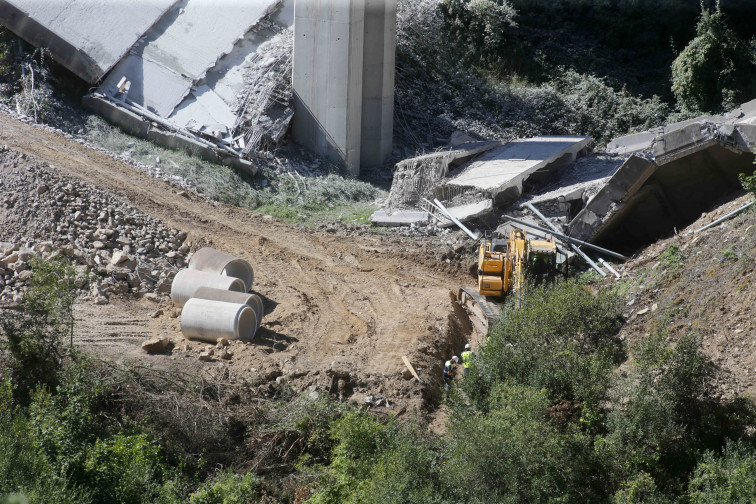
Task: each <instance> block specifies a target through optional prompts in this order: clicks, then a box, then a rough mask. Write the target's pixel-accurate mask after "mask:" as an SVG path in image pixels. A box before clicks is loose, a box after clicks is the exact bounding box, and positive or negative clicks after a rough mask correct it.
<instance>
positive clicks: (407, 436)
mask: <svg viewBox="0 0 756 504" xmlns="http://www.w3.org/2000/svg"><path fill="white" fill-rule="evenodd" d="M35 266H36V268H35V276H34V277H33V278H35V280H34V281H33V282H32V284H31V286H30V288H29V289H28V291H27V294H26V296H25V298H24V301H23V304H22V306H21V308H20V310H18V311H8V310H6V311H4V312H2V316H1V317H0V325H1V326H2V328H3V331H4V332H3V335H4V336H3V342H4V345H5V349H6V350H5V353H4V355H5V358H4V360H3V362H4V364H3V367H2V371H0V377H2V380H0V385H1V386H0V498H2V496H3V495H5V496H6V498H5V501H6V502H9V503H10V502H29V503H37V502H39V503H43V502H60V503H67V502H71V503H100V502H128V503H147V502H151V503H160V502H164V503H178V502H191V503H196V504H199V503H203V504H204V503H254V502H266V503H272V502H292V501H293V499H294V496H295V494H296V493H297V492H300V494H299V495H300V502H301V499H302V498H305V497H306V496H307V492H304V493H301V492H303V490H302V489H303V488H305V487H309V488H310V489H311V491H312V494H311V495H310V497H309V500H308V502H312V503H319V504H326V503H343V502H355V503H357V502H359V503H367V502H381V503H390V502H396V503H400V502H412V503H426V502H427V503H442V502H479V503H488V502H490V503H498V502H512V503H519V502H522V503H525V502H528V503H529V502H562V503H570V502H576V503H578V502H580V503H583V502H617V503H640V502H694V503H699V502H700V503H708V502H725V501H732V499H736V501H740V502H747V501H750V500H752V499H756V485H754V484H753V477H754V475H756V444H755V443H756V439H754V435H753V425H754V421H756V407H754V405H753V404H752V403H751V402H750V401H748V400H746V399H742V398H731V399H725V398H723V397H722V395H721V394H720V393H719V392H718V390H717V389H716V387H715V383H716V378H717V370H716V368H715V366H714V365H713V364H712V363H711V361H710V360H709V359H708V358H707V357H706V356H705V355H704V353H703V352H702V350H701V341H700V339H699V338H698V337H697V336H696V335H695V334H689V335H686V336H684V337H682V338H679V339H677V340H676V341H672V340H670V338H669V337H668V336H667V335H666V334H665V333H664V330H663V328H660V329H659V331H658V332H657V333H655V334H652V335H650V336H648V337H647V338H646V339H644V340H643V341H641V342H640V343H639V344H637V345H636V346H634V347H633V348H631V349H629V353H630V359H629V361H628V362H627V363H625V364H624V365H622V367H620V364H622V363H623V362H624V361H625V360H626V358H627V357H628V355H627V352H628V349H627V348H626V346H625V345H624V344H623V342H621V341H620V340H619V339H618V337H617V334H618V330H619V328H620V327H621V325H622V323H623V321H622V318H621V314H620V310H619V304H618V298H617V297H616V295H615V294H613V293H612V292H611V291H607V290H605V289H603V288H598V287H596V286H593V287H588V286H585V285H583V284H581V283H580V282H577V281H562V282H559V283H556V284H554V285H550V286H541V287H531V288H530V289H529V290H528V292H527V293H526V294H525V295H524V296H523V297H522V299H521V303H522V306H521V308H516V307H515V301H514V300H511V302H510V303H509V304H508V305H507V306H506V307H505V309H504V312H503V314H502V317H501V318H500V320H499V322H498V324H497V325H496V327H495V328H494V330H493V331H492V332H491V333H490V337H489V339H488V341H487V342H486V343H485V344H484V345H483V346H482V347H481V348H480V349H479V350H478V351H477V352H476V358H475V360H474V362H473V367H472V368H471V370H470V372H469V373H468V375H467V378H465V379H463V380H461V381H460V382H458V383H456V384H455V387H454V388H453V393H452V396H451V398H450V399H449V401H448V403H447V405H446V406H445V409H446V411H447V412H448V416H449V420H448V423H447V426H446V428H447V432H446V433H444V434H442V435H434V434H430V433H429V432H428V431H427V430H426V429H425V428H424V427H423V426H422V425H421V424H419V423H417V422H416V421H408V420H404V421H399V420H397V419H395V418H392V417H388V418H380V417H376V416H374V415H371V414H368V413H365V412H362V411H360V410H357V409H354V408H353V407H350V406H346V405H337V404H333V403H331V402H330V400H327V399H326V400H311V399H305V398H297V397H295V396H293V395H291V394H290V393H286V392H285V390H282V391H281V392H280V394H282V395H279V398H278V399H275V398H271V399H270V400H269V401H267V403H265V402H263V403H260V402H251V401H249V402H248V401H247V400H245V399H242V398H240V397H239V395H240V394H241V395H243V394H245V392H244V390H246V389H245V388H244V387H239V388H235V389H234V390H233V393H232V394H231V396H236V399H235V400H234V401H233V402H232V403H228V402H227V401H228V400H229V397H225V398H224V399H223V400H220V398H218V397H216V398H215V399H218V402H217V403H215V402H214V401H213V399H212V395H213V394H217V393H218V392H217V390H218V389H216V387H209V388H206V389H203V390H200V389H195V387H196V384H193V383H192V381H191V379H188V378H186V377H181V376H178V375H176V376H170V377H166V376H163V377H162V379H163V381H162V382H161V384H160V387H159V388H160V390H157V387H154V388H150V387H145V385H144V383H145V382H149V378H148V377H147V375H144V374H140V373H138V372H135V371H134V370H120V371H114V370H113V369H109V368H108V366H106V365H104V364H102V363H97V362H93V361H89V360H87V359H86V358H84V357H83V356H82V355H80V354H78V353H76V352H75V351H74V350H73V349H71V348H70V347H69V346H68V345H67V344H66V337H67V334H68V330H69V328H70V325H69V323H68V321H69V320H70V319H69V315H70V309H71V307H70V303H69V301H70V299H71V297H72V296H73V295H74V294H75V289H76V283H77V281H76V279H75V278H73V276H72V272H71V271H70V270H69V269H68V268H66V266H65V264H64V263H38V264H36V265H35ZM79 283H80V282H79ZM48 288H54V289H57V291H56V292H57V296H56V300H55V301H43V300H46V299H48V298H47V297H46V296H43V295H42V294H43V292H44V289H48ZM26 319H29V320H31V319H36V320H38V321H39V322H40V324H39V325H35V324H23V323H22V322H23V320H26ZM41 328H44V329H45V330H41ZM30 359H33V360H34V362H36V363H37V365H35V366H27V365H22V363H28V362H30ZM171 382H174V383H175V386H176V387H178V388H173V389H172V388H171V386H170V385H166V383H171ZM179 389H183V392H181V393H178V394H175V395H174V393H175V392H176V391H177V390H179ZM147 392H149V393H147ZM208 394H210V396H208ZM187 397H190V399H191V400H193V401H196V402H200V403H204V405H203V406H202V408H196V409H191V406H189V405H188V402H185V401H186V398H187ZM182 398H183V399H182ZM166 402H168V403H169V406H168V407H166V406H165V405H164V404H163V403H166ZM224 404H225V406H224ZM228 404H234V405H235V406H231V407H230V408H231V409H229V406H228ZM250 404H253V405H250ZM174 408H178V409H179V410H180V411H181V414H180V415H176V413H175V412H174ZM202 410H204V413H203V412H201V411H202ZM181 418H184V419H181ZM187 418H192V422H194V423H195V424H198V425H196V426H195V429H196V430H195V431H193V432H189V431H188V429H190V428H191V427H190V426H187V425H186V424H187V422H186V421H185V419H187ZM266 440H267V441H266ZM266 443H267V444H266ZM261 456H263V457H265V456H268V457H270V459H269V460H268V461H267V463H261V459H260V457H261ZM251 460H254V461H256V463H255V464H253V465H252V467H255V468H257V470H252V471H250V470H249V468H250V461H251ZM266 466H268V467H278V468H279V469H278V470H274V471H272V472H270V470H269V469H262V468H263V467H266ZM244 468H246V469H244ZM234 469H235V470H236V471H237V472H234V471H233V470H234ZM258 471H259V472H258ZM281 471H282V472H281ZM287 482H288V483H287ZM14 499H17V500H14ZM18 499H20V500H18ZM0 502H2V501H1V500H0Z"/></svg>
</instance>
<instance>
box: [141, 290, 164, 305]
mask: <svg viewBox="0 0 756 504" xmlns="http://www.w3.org/2000/svg"><path fill="white" fill-rule="evenodd" d="M144 299H146V300H147V301H152V302H153V303H159V302H160V295H159V294H155V293H154V292H148V293H147V294H145V295H144Z"/></svg>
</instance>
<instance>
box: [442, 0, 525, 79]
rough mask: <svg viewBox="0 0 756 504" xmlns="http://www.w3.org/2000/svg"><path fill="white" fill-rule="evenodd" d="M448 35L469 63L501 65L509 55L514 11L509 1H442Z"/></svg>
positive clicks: (513, 25)
mask: <svg viewBox="0 0 756 504" xmlns="http://www.w3.org/2000/svg"><path fill="white" fill-rule="evenodd" d="M441 7H442V12H443V13H444V17H445V19H446V22H447V25H448V30H449V33H450V34H451V35H452V37H453V38H454V39H455V41H456V42H457V44H458V45H459V46H460V47H462V48H464V51H465V56H466V57H467V59H468V61H471V62H473V63H477V64H480V63H483V64H486V65H488V66H489V67H493V66H494V65H500V64H502V63H503V62H504V60H505V58H506V57H507V55H509V54H510V52H511V47H510V43H511V41H512V38H513V37H512V31H513V28H515V27H516V26H517V23H516V22H515V17H516V16H517V11H515V9H514V7H512V5H511V4H510V3H509V0H443V2H442V3H441Z"/></svg>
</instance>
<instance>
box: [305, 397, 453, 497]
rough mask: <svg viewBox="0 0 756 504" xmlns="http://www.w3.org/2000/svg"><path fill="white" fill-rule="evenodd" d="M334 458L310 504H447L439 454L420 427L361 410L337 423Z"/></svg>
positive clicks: (334, 435)
mask: <svg viewBox="0 0 756 504" xmlns="http://www.w3.org/2000/svg"><path fill="white" fill-rule="evenodd" d="M331 435H332V436H333V438H334V440H335V441H336V446H335V447H334V450H333V459H332V462H331V464H330V465H329V466H328V467H327V468H326V470H325V473H324V474H323V475H322V477H321V479H320V481H319V483H318V485H317V492H316V494H315V495H314V496H313V497H312V498H311V499H310V500H308V501H307V502H308V503H311V504H337V503H338V504H342V503H353V504H358V503H359V504H362V503H376V504H379V503H380V504H386V503H397V504H398V503H402V502H413V503H418V504H423V503H433V502H443V495H442V492H440V491H439V488H438V474H437V471H436V468H437V465H436V455H435V454H434V452H433V450H432V449H431V447H430V446H429V444H428V443H427V442H426V440H424V439H423V438H422V437H421V436H420V434H419V432H418V430H417V428H416V427H415V426H414V425H413V424H411V423H408V424H406V425H404V426H399V425H398V424H397V423H396V422H395V421H394V420H393V419H392V420H389V422H388V423H387V424H384V423H381V422H380V421H378V419H376V418H374V417H372V416H370V415H367V414H364V413H360V412H357V411H352V412H350V413H348V414H347V415H346V416H344V418H342V419H339V420H337V421H336V422H334V424H333V426H332V429H331Z"/></svg>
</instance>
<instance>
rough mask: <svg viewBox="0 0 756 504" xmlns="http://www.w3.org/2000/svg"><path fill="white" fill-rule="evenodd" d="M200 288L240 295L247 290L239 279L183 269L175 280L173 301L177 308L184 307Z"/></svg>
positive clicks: (172, 290)
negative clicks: (233, 292)
mask: <svg viewBox="0 0 756 504" xmlns="http://www.w3.org/2000/svg"><path fill="white" fill-rule="evenodd" d="M200 287H213V288H215V289H223V290H227V291H236V292H238V293H243V292H244V290H245V285H244V281H243V280H241V279H239V278H235V277H232V276H224V275H218V274H215V273H208V272H207V271H197V270H189V269H183V270H181V271H179V272H178V273H176V277H175V278H174V279H173V284H171V299H173V302H174V303H175V304H176V305H177V306H184V303H186V302H187V301H188V300H189V299H190V298H191V297H193V296H194V293H195V292H196V291H197V289H199V288H200Z"/></svg>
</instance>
